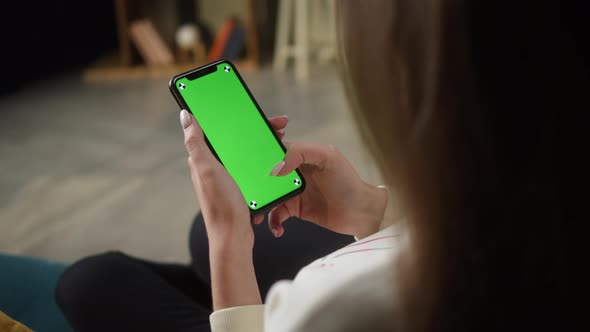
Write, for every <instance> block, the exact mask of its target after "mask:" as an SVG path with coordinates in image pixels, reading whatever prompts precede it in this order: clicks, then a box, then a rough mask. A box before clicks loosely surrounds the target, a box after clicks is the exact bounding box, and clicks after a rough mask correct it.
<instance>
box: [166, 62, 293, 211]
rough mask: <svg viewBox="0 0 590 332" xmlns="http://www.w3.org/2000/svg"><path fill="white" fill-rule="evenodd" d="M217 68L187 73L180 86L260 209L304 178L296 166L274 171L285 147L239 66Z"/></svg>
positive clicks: (223, 159)
mask: <svg viewBox="0 0 590 332" xmlns="http://www.w3.org/2000/svg"><path fill="white" fill-rule="evenodd" d="M216 67H217V70H216V71H214V72H212V73H209V74H206V75H204V76H201V77H198V78H195V79H193V80H189V79H188V78H186V77H182V78H180V79H178V80H176V82H175V86H176V89H177V91H178V92H179V93H180V95H181V96H182V98H183V99H184V102H185V104H186V105H187V106H188V108H189V111H190V112H191V113H193V114H194V116H195V118H196V119H197V121H198V122H199V124H200V125H201V128H202V129H203V132H204V133H205V136H207V138H208V139H209V142H210V144H211V146H212V147H213V149H214V150H215V152H216V153H217V156H218V157H219V159H220V161H221V162H222V163H223V165H224V166H225V168H226V169H227V171H228V172H229V174H230V175H231V176H232V177H233V179H234V180H235V181H236V183H237V185H238V187H239V188H240V190H241V191H242V195H243V196H244V199H245V200H246V203H247V204H248V206H249V207H250V209H251V210H254V211H255V210H260V209H263V208H265V207H266V206H267V205H269V204H271V203H273V202H274V201H276V200H278V199H280V198H282V197H284V196H286V195H288V194H290V193H292V192H293V191H296V190H298V189H300V188H301V187H302V186H303V180H302V179H301V178H300V176H299V175H298V173H297V172H296V171H293V172H291V173H290V174H288V175H287V176H281V177H277V176H271V175H270V172H271V171H272V169H273V168H274V167H275V165H276V164H277V163H278V162H280V161H281V160H283V158H284V157H285V152H284V151H283V149H282V147H281V146H280V145H279V143H278V142H277V139H276V138H275V136H273V133H272V131H271V130H272V129H271V128H269V126H268V125H267V123H266V122H265V120H264V118H263V115H262V114H261V112H260V111H259V110H258V109H257V107H256V104H255V103H254V101H253V100H252V98H251V97H250V96H249V94H248V92H247V90H246V89H245V87H244V86H243V85H242V82H241V80H240V78H239V77H238V74H237V73H236V70H235V68H234V67H233V66H231V65H230V64H229V63H227V62H222V63H219V64H217V66H216Z"/></svg>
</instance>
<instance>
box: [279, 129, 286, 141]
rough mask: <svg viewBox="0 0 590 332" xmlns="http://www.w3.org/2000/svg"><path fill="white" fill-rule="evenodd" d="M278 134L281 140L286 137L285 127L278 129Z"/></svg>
mask: <svg viewBox="0 0 590 332" xmlns="http://www.w3.org/2000/svg"><path fill="white" fill-rule="evenodd" d="M277 136H278V137H279V139H280V140H282V139H283V137H285V129H279V130H277Z"/></svg>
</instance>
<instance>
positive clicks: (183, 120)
mask: <svg viewBox="0 0 590 332" xmlns="http://www.w3.org/2000/svg"><path fill="white" fill-rule="evenodd" d="M180 124H181V125H182V128H183V129H186V128H188V127H189V126H190V125H191V116H190V114H188V112H187V111H186V110H182V111H180Z"/></svg>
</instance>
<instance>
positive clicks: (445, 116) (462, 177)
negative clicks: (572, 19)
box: [338, 0, 590, 331]
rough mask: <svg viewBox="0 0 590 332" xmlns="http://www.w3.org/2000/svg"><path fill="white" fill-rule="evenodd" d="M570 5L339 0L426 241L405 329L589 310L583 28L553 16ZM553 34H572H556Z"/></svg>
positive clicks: (388, 174) (364, 113)
mask: <svg viewBox="0 0 590 332" xmlns="http://www.w3.org/2000/svg"><path fill="white" fill-rule="evenodd" d="M556 4H557V2H554V3H553V4H551V5H545V4H538V6H536V7H535V12H534V13H529V12H528V10H529V9H528V7H524V6H523V7H519V6H517V5H514V6H511V7H510V8H509V9H510V11H509V12H508V13H509V15H507V14H506V13H507V12H506V11H504V10H503V9H504V8H502V7H501V6H499V5H497V4H496V2H495V1H486V0H482V1H477V2H465V1H457V0H438V1H435V0H428V1H414V0H412V1H410V0H406V1H401V0H400V1H389V0H367V1H354V0H340V1H339V2H338V17H339V19H338V25H339V28H338V31H339V35H338V36H339V42H340V61H341V65H342V73H343V77H344V81H345V83H346V84H345V85H346V87H347V91H348V95H349V98H350V102H351V104H352V109H353V110H354V112H353V113H354V114H355V117H356V119H357V122H358V124H359V127H360V129H361V132H362V133H363V137H364V139H365V141H366V142H367V146H368V147H369V148H370V150H371V151H372V153H373V155H374V157H375V159H376V161H377V163H378V165H379V167H380V169H381V171H382V173H383V176H384V178H385V179H386V180H387V182H388V183H389V184H390V185H391V186H394V187H395V188H396V191H398V192H399V193H400V196H401V200H402V205H403V206H405V208H406V210H407V211H408V216H407V217H408V223H407V231H408V232H409V233H410V234H411V239H412V243H411V247H410V248H409V249H408V251H407V252H405V253H404V254H403V257H402V259H401V261H400V264H399V266H396V269H398V270H399V273H398V275H399V280H398V282H399V284H400V291H401V292H402V293H401V294H400V296H401V298H402V301H401V303H402V308H401V310H402V314H403V315H402V317H404V318H405V319H404V322H403V327H404V329H405V330H410V331H463V330H464V331H472V330H479V331H482V330H496V329H502V327H504V328H506V329H507V328H510V329H512V328H514V329H516V328H519V327H521V328H525V327H526V328H527V329H529V330H533V329H534V328H535V327H546V326H553V327H555V328H559V327H563V326H570V325H569V323H568V322H571V321H572V319H574V318H575V319H578V318H579V319H581V318H580V317H581V316H579V317H578V316H575V315H574V313H575V312H577V311H576V307H575V306H574V305H573V303H575V301H574V297H575V296H573V295H571V294H568V295H567V296H566V295H564V294H566V293H567V289H568V287H570V286H571V283H572V282H573V284H576V283H575V282H574V281H575V280H574V279H575V278H574V277H573V276H572V273H571V272H572V269H575V268H576V267H575V266H576V265H575V264H572V265H574V266H565V265H564V264H563V262H565V261H571V260H572V259H574V258H575V257H578V258H579V257H580V255H581V252H580V251H578V248H577V247H575V244H574V243H572V242H570V238H571V236H577V234H578V232H579V231H580V230H579V227H580V226H579V222H578V219H577V218H580V217H582V214H583V213H584V212H583V211H582V210H583V209H584V208H583V207H584V203H582V204H580V203H581V201H580V198H579V197H576V196H572V193H571V192H568V191H567V190H566V188H565V187H564V184H566V183H567V184H571V183H575V182H576V181H582V182H584V181H585V182H587V180H588V175H587V172H586V170H585V169H584V167H582V166H581V165H579V160H576V159H575V158H574V159H570V157H571V155H567V156H568V157H567V158H565V159H564V158H563V156H564V155H563V154H564V153H565V151H566V150H567V149H571V148H574V150H576V149H579V151H585V150H587V147H586V148H584V146H583V144H582V142H583V140H581V139H578V138H577V137H572V132H571V131H570V129H571V130H573V129H574V128H573V126H575V125H579V123H583V122H582V120H581V119H582V113H583V111H582V110H588V109H590V108H589V107H588V101H587V99H585V98H584V95H585V93H584V91H585V89H587V88H588V87H589V84H588V75H587V72H584V71H583V70H582V71H581V70H580V68H586V67H585V61H586V59H585V58H583V57H581V56H580V55H579V54H578V52H577V50H576V40H578V39H577V38H578V37H580V36H576V35H575V31H572V29H571V27H565V26H563V25H561V26H560V25H551V24H550V23H549V22H548V21H547V20H546V18H547V17H553V18H556V17H555V16H556V15H557V14H556V13H555V12H554V10H555V8H554V7H555V6H556ZM557 13H559V11H558V12H557ZM525 18H526V19H525ZM560 22H561V21H560ZM574 30H575V29H574ZM543 34H545V36H555V35H557V36H558V37H560V39H552V40H553V42H555V43H556V44H555V45H554V46H553V47H546V44H541V43H537V41H538V40H537V39H539V38H540V36H543ZM498 36H501V37H498ZM580 40H582V39H580ZM551 63H555V64H556V66H555V67H558V69H556V68H555V67H550V66H548V64H551ZM540 73H542V75H541V74H540ZM586 91H587V90H586ZM584 105H585V106H584ZM571 119H578V121H579V123H578V124H576V123H573V124H572V123H571V122H570V121H571ZM576 129H577V128H576ZM573 132H574V133H575V132H577V131H573ZM564 165H565V166H566V167H565V168H564ZM586 188H587V187H586ZM586 188H584V189H585V190H586V193H587V192H588V189H586ZM585 204H587V202H586V203H585ZM581 220H584V219H581ZM585 220H588V219H585ZM547 241H550V242H549V243H551V244H552V247H548V246H546V244H547ZM547 291H549V293H547ZM541 294H544V295H543V296H541ZM565 308H567V310H566V309H565ZM539 314H542V315H546V316H545V317H544V318H543V319H545V321H543V322H542V323H541V321H540V320H539V319H538V318H537V317H539V316H538V315H539ZM547 316H551V317H550V318H547Z"/></svg>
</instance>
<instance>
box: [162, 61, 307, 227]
mask: <svg viewBox="0 0 590 332" xmlns="http://www.w3.org/2000/svg"><path fill="white" fill-rule="evenodd" d="M223 63H225V64H227V65H229V66H230V67H231V69H232V70H233V71H234V72H235V73H236V76H237V77H238V79H239V80H240V83H241V84H242V87H243V88H244V89H245V90H246V92H247V93H248V96H249V97H250V99H251V100H252V102H253V103H254V106H256V109H257V110H258V113H260V115H261V116H262V119H263V120H264V122H265V123H266V125H267V126H268V128H269V129H270V132H271V133H272V135H273V136H274V138H275V139H276V141H277V142H278V143H279V145H280V146H281V149H283V152H285V153H286V152H287V148H285V146H284V145H283V142H281V139H280V138H279V136H278V135H277V133H276V132H275V130H274V129H273V128H272V126H271V124H270V121H268V118H267V117H266V115H265V114H264V112H263V111H262V108H261V107H260V105H258V102H257V101H256V98H254V95H252V93H251V92H250V89H249V88H248V86H247V85H246V82H244V80H243V79H242V76H241V75H240V73H239V72H238V70H237V69H236V66H234V64H233V63H232V62H231V61H229V60H225V59H220V60H217V61H214V62H211V63H208V64H206V65H203V66H200V67H197V68H195V69H192V70H189V71H186V72H184V73H180V74H178V75H175V76H173V77H172V78H171V79H170V81H168V88H169V89H170V92H171V93H172V96H173V97H174V99H175V100H176V103H177V104H178V106H179V107H180V109H181V110H182V109H186V110H187V111H189V112H191V114H193V116H194V113H193V112H192V111H191V110H190V108H189V107H188V105H187V104H186V102H185V101H184V98H182V95H180V93H179V92H178V90H177V88H176V82H177V81H178V80H179V79H181V78H184V77H187V78H188V79H189V80H194V79H198V78H200V77H203V76H205V75H208V74H211V73H214V72H216V71H217V66H219V65H220V64H223ZM211 67H213V68H214V69H212V68H211ZM203 136H204V137H205V142H206V143H207V146H208V147H209V150H211V152H212V153H213V155H214V156H215V158H216V159H217V160H218V161H219V162H220V163H221V165H223V162H222V161H221V159H219V156H218V155H217V152H216V151H215V149H214V148H213V146H212V145H211V143H210V142H209V139H208V138H207V135H205V133H204V132H203ZM224 167H225V166H224ZM295 171H296V172H297V175H298V176H299V179H300V180H301V185H300V186H299V187H298V188H297V189H296V190H293V191H291V192H289V193H288V194H286V195H283V196H281V197H279V198H277V199H275V200H274V201H272V202H270V203H268V204H266V205H264V206H262V207H261V208H259V209H257V210H252V208H250V206H249V205H248V203H247V202H246V201H244V203H246V205H247V206H248V210H250V215H251V216H257V215H260V214H263V213H267V212H269V211H270V210H272V209H273V208H274V207H275V206H277V205H279V204H281V203H283V202H285V201H287V200H289V199H291V198H293V197H295V196H297V195H299V194H301V193H302V192H303V191H304V190H305V186H306V182H305V179H304V178H303V174H301V171H299V169H295Z"/></svg>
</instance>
